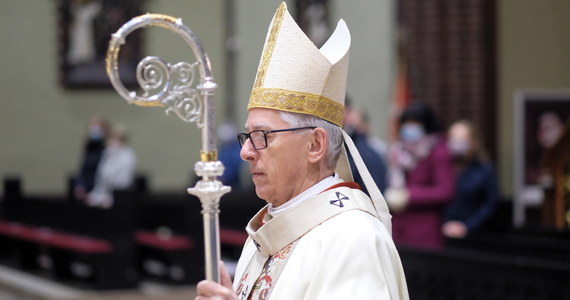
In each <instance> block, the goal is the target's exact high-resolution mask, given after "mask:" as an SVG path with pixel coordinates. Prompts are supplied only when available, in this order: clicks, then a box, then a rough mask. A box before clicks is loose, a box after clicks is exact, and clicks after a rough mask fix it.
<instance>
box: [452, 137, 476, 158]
mask: <svg viewBox="0 0 570 300" xmlns="http://www.w3.org/2000/svg"><path fill="white" fill-rule="evenodd" d="M447 148H448V149H449V151H450V152H451V154H453V155H456V156H464V155H466V154H467V153H468V152H469V150H470V149H471V142H469V140H465V139H450V140H449V141H448V142H447Z"/></svg>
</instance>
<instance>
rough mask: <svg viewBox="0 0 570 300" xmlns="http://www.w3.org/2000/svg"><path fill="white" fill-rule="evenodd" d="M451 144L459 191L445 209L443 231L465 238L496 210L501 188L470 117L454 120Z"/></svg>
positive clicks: (451, 130) (449, 139)
mask: <svg viewBox="0 0 570 300" xmlns="http://www.w3.org/2000/svg"><path fill="white" fill-rule="evenodd" d="M448 148H449V151H450V152H451V154H452V156H453V161H454V165H455V169H456V172H457V183H456V193H455V197H454V199H453V201H452V202H451V204H450V205H449V207H448V208H447V211H446V213H445V218H444V220H445V222H444V224H443V226H442V233H443V234H444V235H445V236H447V237H450V238H464V237H465V236H467V234H468V233H469V232H472V231H473V230H476V229H478V228H480V227H481V225H483V223H484V222H485V220H487V219H488V218H489V216H490V215H491V214H492V212H493V210H494V207H495V204H496V202H497V199H498V198H499V191H498V186H497V180H496V175H495V171H494V168H493V166H492V165H491V164H490V163H489V161H488V160H487V159H486V157H485V155H484V151H483V149H482V146H481V141H480V139H479V136H478V132H477V131H476V130H475V128H474V126H473V124H472V123H471V122H469V121H466V120H460V121H457V122H455V123H453V124H452V125H451V126H450V128H449V131H448Z"/></svg>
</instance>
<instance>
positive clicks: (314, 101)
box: [247, 88, 344, 126]
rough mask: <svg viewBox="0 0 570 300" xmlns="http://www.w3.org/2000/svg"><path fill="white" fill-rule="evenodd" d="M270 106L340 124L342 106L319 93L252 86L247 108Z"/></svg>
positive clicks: (342, 113)
mask: <svg viewBox="0 0 570 300" xmlns="http://www.w3.org/2000/svg"><path fill="white" fill-rule="evenodd" d="M256 107H257V108H271V109H277V110H282V111H288V112H295V113H301V114H308V115H313V116H317V117H319V118H321V119H324V120H327V121H329V122H331V123H333V124H335V125H338V126H342V121H343V116H344V106H343V105H342V104H340V103H338V102H336V101H334V100H331V99H329V98H326V97H323V96H321V95H316V94H310V93H303V92H296V91H289V90H282V89H268V88H254V89H253V90H252V91H251V95H250V97H249V103H248V105H247V109H248V110H249V109H251V108H256Z"/></svg>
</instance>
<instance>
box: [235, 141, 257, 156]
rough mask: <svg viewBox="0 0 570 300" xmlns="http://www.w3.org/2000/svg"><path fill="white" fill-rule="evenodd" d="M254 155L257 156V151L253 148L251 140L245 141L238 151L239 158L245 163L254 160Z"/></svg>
mask: <svg viewBox="0 0 570 300" xmlns="http://www.w3.org/2000/svg"><path fill="white" fill-rule="evenodd" d="M256 155H257V150H255V149H254V148H253V145H252V144H251V140H250V139H247V140H245V142H244V143H243V146H242V147H241V150H240V151H239V156H240V157H241V159H242V160H245V161H251V160H254V159H255V156H256Z"/></svg>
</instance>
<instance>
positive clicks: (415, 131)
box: [400, 123, 426, 142]
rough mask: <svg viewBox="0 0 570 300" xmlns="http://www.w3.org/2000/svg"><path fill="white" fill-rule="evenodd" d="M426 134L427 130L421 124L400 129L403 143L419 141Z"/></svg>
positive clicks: (404, 126) (408, 125)
mask: <svg viewBox="0 0 570 300" xmlns="http://www.w3.org/2000/svg"><path fill="white" fill-rule="evenodd" d="M425 134H426V133H425V130H424V128H423V127H422V126H421V125H420V124H415V123H411V124H404V125H402V127H400V139H401V140H402V141H403V142H416V141H419V140H420V139H421V138H423V137H424V136H425Z"/></svg>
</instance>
